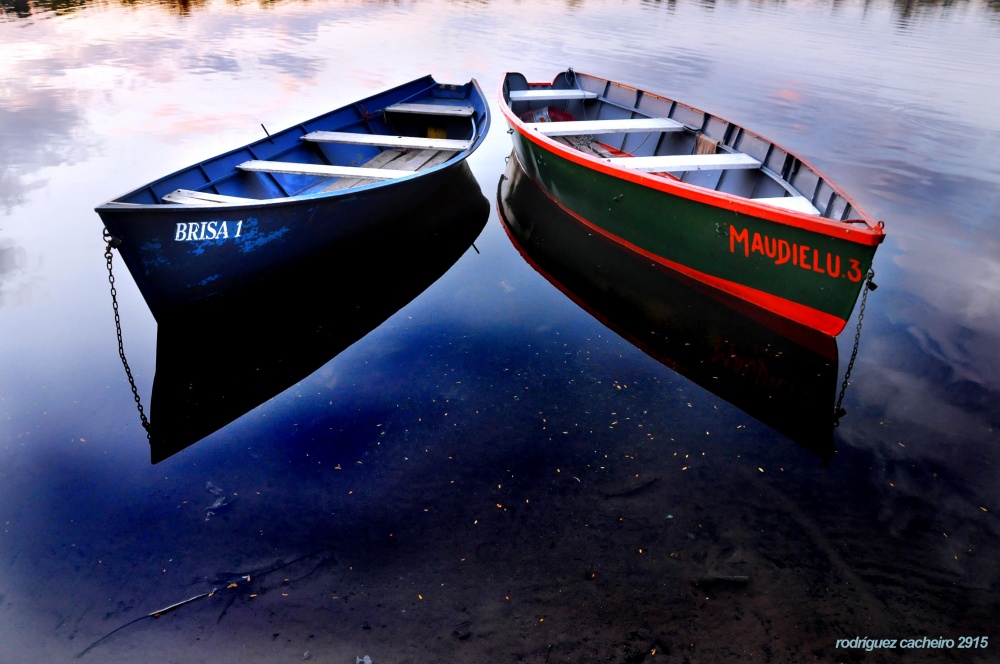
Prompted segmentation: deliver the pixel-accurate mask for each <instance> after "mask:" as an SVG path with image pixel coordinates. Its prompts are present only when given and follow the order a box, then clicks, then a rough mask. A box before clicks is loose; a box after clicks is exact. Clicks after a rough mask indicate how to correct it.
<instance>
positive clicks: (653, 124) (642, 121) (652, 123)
mask: <svg viewBox="0 0 1000 664" xmlns="http://www.w3.org/2000/svg"><path fill="white" fill-rule="evenodd" d="M525 127H527V128H528V129H531V130H534V131H537V132H538V133H539V134H545V135H546V136H579V135H582V134H598V135H600V134H628V133H633V132H652V131H681V130H682V129H684V125H683V124H681V123H680V122H678V121H677V120H671V119H670V118H622V119H619V120H572V121H569V122H531V123H528V124H526V125H525Z"/></svg>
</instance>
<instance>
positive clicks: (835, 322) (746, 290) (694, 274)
mask: <svg viewBox="0 0 1000 664" xmlns="http://www.w3.org/2000/svg"><path fill="white" fill-rule="evenodd" d="M514 158H515V159H516V158H517V154H516V153H515V154H514ZM520 168H521V169H522V170H524V171H525V173H527V170H526V169H524V166H520ZM539 188H540V189H541V190H542V192H543V193H544V194H545V196H546V197H547V198H548V199H549V200H550V201H552V202H553V203H554V204H555V205H557V206H558V207H559V209H560V210H562V211H563V212H565V213H566V214H567V215H569V216H570V217H572V218H573V219H575V220H576V221H577V223H580V224H582V225H584V226H586V227H587V228H589V229H590V230H592V231H594V232H595V233H599V234H600V235H602V236H603V237H606V238H608V239H609V240H611V241H613V242H616V243H618V244H620V245H622V246H623V247H626V248H627V249H629V250H631V251H634V252H635V253H637V254H639V255H640V256H643V257H644V258H648V259H649V260H651V261H654V262H656V263H658V264H660V265H663V266H664V267H667V268H669V269H671V270H673V271H674V272H677V273H679V274H682V275H684V276H685V277H688V278H689V279H694V280H695V281H700V282H701V283H703V284H707V285H708V286H711V287H713V288H716V289H718V290H720V291H722V292H724V293H728V294H729V295H732V296H734V297H736V298H739V299H741V300H744V301H746V302H750V303H751V304H754V305H756V306H758V307H761V308H762V309H765V310H767V311H770V312H772V313H775V314H777V315H779V316H783V317H784V318H787V319H789V320H792V321H794V322H796V323H800V324H802V325H805V326H807V327H810V328H813V329H815V330H818V331H819V332H821V333H823V334H826V335H828V336H831V337H835V336H837V335H838V334H840V333H841V332H842V331H843V330H844V327H845V326H846V325H847V320H846V319H844V318H840V317H838V316H834V315H833V314H828V313H826V312H824V311H820V310H819V309H814V308H813V307H809V306H806V305H804V304H799V303H797V302H792V301H791V300H788V299H785V298H783V297H778V296H777V295H771V294H770V293H766V292H764V291H762V290H758V289H756V288H751V287H749V286H744V285H743V284H738V283H736V282H733V281H729V280H728V279H720V278H719V277H713V276H712V275H710V274H705V273H704V272H700V271H699V270H694V269H691V268H689V267H687V266H686V265H683V264H681V263H676V262H674V261H671V260H668V259H666V258H663V257H662V256H659V255H657V254H654V253H652V252H649V251H646V250H645V249H643V248H642V247H639V246H637V245H634V244H632V243H631V242H629V241H628V240H625V239H623V238H621V237H619V236H617V235H615V234H614V233H610V232H608V231H607V230H605V229H603V228H601V227H600V226H597V225H596V224H594V223H592V222H590V221H589V220H587V219H585V218H584V217H581V216H580V215H579V214H577V213H576V212H574V211H573V210H570V209H569V208H567V207H566V206H565V205H563V204H562V202H561V201H559V200H557V199H556V198H554V197H553V196H552V195H551V194H549V192H548V191H547V190H546V189H545V188H544V187H539Z"/></svg>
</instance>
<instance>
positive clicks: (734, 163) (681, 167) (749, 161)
mask: <svg viewBox="0 0 1000 664" xmlns="http://www.w3.org/2000/svg"><path fill="white" fill-rule="evenodd" d="M605 161H607V162H608V163H609V164H615V165H616V166H625V167H628V168H634V169H636V170H640V171H655V172H664V173H676V172H682V171H712V170H720V169H725V168H760V162H759V161H757V160H756V159H754V158H753V157H751V156H750V155H745V154H742V153H739V152H737V153H721V154H681V155H663V156H659V157H613V158H611V159H606V160H605Z"/></svg>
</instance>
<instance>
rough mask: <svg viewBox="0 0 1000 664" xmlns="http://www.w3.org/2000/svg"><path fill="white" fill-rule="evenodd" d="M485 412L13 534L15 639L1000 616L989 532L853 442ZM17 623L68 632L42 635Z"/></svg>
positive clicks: (576, 643) (422, 651) (69, 644)
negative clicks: (457, 424)
mask: <svg viewBox="0 0 1000 664" xmlns="http://www.w3.org/2000/svg"><path fill="white" fill-rule="evenodd" d="M451 408H453V409H457V410H458V411H461V410H462V409H463V406H460V405H457V404H455V403H452V404H451ZM456 414H458V415H461V412H458V413H455V412H449V417H453V416H454V415H456ZM508 416H511V417H508ZM473 417H475V416H473ZM481 417H484V419H483V420H482V421H481V422H480V423H481V424H484V425H486V424H490V423H492V425H493V426H492V427H489V426H484V427H483V429H482V431H483V432H484V433H483V434H482V435H481V437H480V438H479V439H478V440H475V439H469V440H466V441H465V442H464V443H463V444H462V445H459V444H458V440H459V438H460V437H457V436H451V435H448V436H447V440H448V441H449V442H444V443H442V442H439V443H438V444H435V445H428V444H426V442H425V443H421V442H420V440H419V439H420V438H422V436H418V435H416V433H417V432H415V431H413V432H410V434H411V435H408V436H404V437H401V438H398V439H396V440H395V442H386V443H384V444H382V443H380V444H378V445H376V446H374V447H373V448H371V449H369V451H368V453H367V454H366V455H365V456H364V458H363V461H362V463H357V461H354V462H353V463H350V464H349V463H347V462H346V457H345V458H344V460H343V461H338V460H337V458H336V457H337V454H338V453H337V452H335V451H329V452H328V453H326V454H323V453H322V452H318V451H317V449H316V448H310V450H311V451H310V452H309V453H308V454H309V457H308V459H306V457H305V456H301V458H300V459H299V461H297V462H293V461H291V460H289V459H285V463H284V464H283V467H282V466H281V465H276V464H275V463H274V461H275V460H276V459H277V457H278V456H279V454H278V453H277V452H276V451H271V452H268V451H266V450H265V451H263V452H261V453H260V454H258V453H251V454H248V455H247V458H248V459H253V461H254V463H253V464H246V465H243V466H242V467H240V468H239V469H235V468H231V469H230V471H231V472H232V473H233V475H232V476H231V477H229V478H220V477H218V476H216V477H211V478H209V479H206V480H205V483H206V484H207V483H208V482H211V483H212V485H211V486H210V487H209V488H213V487H219V489H220V490H222V491H224V492H225V493H224V496H225V498H226V502H227V505H225V506H223V507H222V508H221V509H217V510H215V513H214V514H208V513H207V511H206V510H208V508H210V507H211V505H212V504H214V503H216V502H217V501H218V498H219V492H218V491H217V490H213V491H209V490H206V489H205V486H204V485H203V484H202V482H201V479H200V478H199V479H198V480H194V479H191V478H185V479H183V480H182V481H181V482H179V485H181V486H175V487H174V488H173V489H171V490H168V491H166V492H165V493H164V494H162V495H160V494H156V495H152V496H150V498H149V501H148V502H149V503H151V504H153V505H154V507H151V508H143V507H141V506H136V505H133V506H132V508H131V509H129V506H128V505H123V506H122V508H121V509H120V510H119V511H118V515H119V516H120V519H119V521H118V523H117V524H115V523H114V519H112V522H111V523H110V524H108V525H107V526H105V527H107V528H109V531H108V541H107V542H105V543H103V544H101V543H99V541H98V540H97V539H94V540H90V541H87V540H81V544H80V546H79V547H76V546H70V545H71V544H72V543H67V545H66V546H68V547H69V550H73V549H82V551H80V553H78V554H77V555H75V556H73V555H62V551H61V550H55V549H54V550H53V551H52V556H51V558H43V559H40V560H36V561H30V563H29V561H25V560H23V559H22V558H19V557H18V556H15V557H14V559H13V560H10V559H8V560H7V561H5V564H6V565H7V566H8V569H10V570H15V569H16V570H17V571H19V572H21V573H22V575H23V571H24V570H25V569H26V567H27V566H28V565H29V564H30V565H32V566H34V568H35V569H36V570H37V571H38V578H37V579H36V584H35V585H34V587H32V588H25V587H19V588H17V589H15V590H14V592H10V591H8V592H7V593H6V594H7V597H6V598H4V600H3V603H0V625H3V626H2V627H0V634H2V642H3V643H5V644H6V645H4V646H3V647H2V648H0V653H2V656H0V661H2V662H5V663H6V662H31V661H49V662H53V661H69V660H71V659H73V658H76V657H79V656H80V655H81V654H82V655H83V656H82V657H80V659H79V661H83V662H86V661H91V662H106V663H117V662H136V661H156V662H185V663H189V662H212V663H213V664H219V663H226V662H291V661H302V660H308V661H317V662H339V663H355V662H356V661H357V660H356V658H359V657H360V658H362V659H363V658H364V657H365V656H366V655H367V656H368V657H370V659H371V662H372V663H373V664H383V663H389V662H391V663H394V664H404V663H414V664H415V663H418V662H538V663H542V662H560V661H561V662H585V661H587V662H591V661H592V662H620V663H626V662H628V663H635V662H643V661H646V662H655V661H677V662H681V661H684V662H718V661H774V662H799V661H803V662H804V661H890V660H893V658H895V657H898V656H899V653H898V652H895V653H884V652H882V653H879V652H872V653H866V652H864V651H863V650H857V649H855V650H837V649H836V648H835V643H836V641H837V640H838V639H844V638H853V637H855V636H868V637H872V638H883V637H885V638H904V637H920V636H925V635H927V636H937V635H944V636H946V637H950V638H955V637H956V636H957V635H962V634H974V633H977V634H989V630H990V629H991V628H992V626H993V625H994V624H995V617H996V613H995V611H993V609H995V608H996V600H995V593H992V591H991V589H990V588H989V586H988V584H987V585H982V586H980V587H974V584H972V583H970V582H969V579H972V578H983V579H988V578H990V569H992V566H993V563H991V562H989V561H988V560H986V559H987V558H989V557H990V556H989V555H988V553H990V552H992V553H995V548H996V544H995V542H993V541H985V540H984V541H971V539H966V540H965V541H964V542H963V547H968V548H969V549H970V550H974V551H975V555H972V554H969V553H966V554H965V555H963V556H961V557H960V558H957V559H956V557H954V556H952V555H950V554H949V553H948V552H947V551H945V550H943V549H942V550H941V551H940V552H938V553H937V554H932V555H929V554H928V551H927V548H928V546H929V543H931V542H937V541H938V538H937V537H935V536H936V535H938V534H937V533H935V532H934V530H935V528H936V525H935V524H933V523H932V521H933V515H917V514H913V513H912V512H908V511H907V510H906V507H905V506H898V509H897V511H896V512H894V513H893V514H891V515H887V514H885V513H882V514H879V513H878V512H879V510H883V511H884V509H885V504H884V503H883V505H882V507H881V508H878V507H875V506H874V505H875V504H876V502H875V501H874V500H873V496H872V495H870V491H871V489H865V488H862V487H859V488H857V489H852V487H851V485H850V483H846V484H845V483H844V482H843V479H844V477H845V476H849V475H850V474H851V473H852V472H853V471H854V470H856V469H860V468H863V467H865V466H866V465H867V460H866V459H865V458H864V455H862V454H860V453H857V452H850V451H847V452H842V453H841V454H839V455H838V456H837V457H835V459H834V461H833V464H832V465H831V467H830V468H828V469H823V468H822V464H821V462H820V461H819V460H818V459H816V458H815V457H813V456H812V455H810V454H809V453H808V452H805V451H803V450H799V449H798V448H795V447H794V446H792V445H791V444H790V443H788V442H787V441H784V440H783V439H781V438H779V437H777V436H775V435H773V434H770V433H769V432H768V431H767V430H766V429H763V428H762V427H760V426H751V427H748V428H747V429H746V433H745V434H743V435H744V438H743V441H744V443H745V447H742V448H739V447H734V448H731V449H729V450H724V449H720V448H715V449H714V450H712V451H710V452H708V453H706V455H705V456H704V457H701V458H698V457H699V456H700V455H697V454H691V453H690V451H688V450H685V449H683V448H682V446H680V445H678V444H677V443H676V442H670V441H659V440H655V437H653V439H652V440H651V437H650V435H649V431H648V430H646V431H643V430H642V429H641V428H638V427H633V430H632V431H631V432H628V433H626V432H622V431H617V432H613V433H610V434H604V433H601V432H598V433H594V432H593V430H590V431H587V430H584V429H580V430H577V431H570V430H566V433H564V432H563V429H562V428H560V427H555V429H556V430H555V431H553V432H552V433H553V435H551V436H543V437H545V438H549V439H551V441H550V442H548V443H547V445H543V446H540V447H535V448H533V449H529V450H526V449H523V448H520V447H519V446H518V444H517V442H516V441H514V440H513V439H512V438H511V437H509V436H505V430H507V427H508V426H510V425H513V424H520V425H526V424H527V423H526V422H520V423H518V422H515V421H514V419H516V417H513V412H508V413H504V412H494V413H492V414H490V415H488V416H481ZM623 419H624V418H623ZM549 424H550V422H549V421H545V422H543V421H542V419H540V418H539V419H536V420H535V426H536V428H538V429H539V431H542V427H546V426H548V425H549ZM632 424H635V422H633V423H632ZM617 426H618V425H616V427H617ZM609 430H611V428H610V427H609ZM442 431H444V429H442ZM425 433H429V432H425ZM757 437H762V438H757ZM429 438H430V436H423V439H424V441H426V440H428V439H429ZM763 443H767V444H768V445H769V446H770V448H769V449H763V450H762V449H760V447H758V445H761V444H763ZM708 449H710V450H711V449H712V448H708ZM754 449H756V450H757V451H756V452H753V450H754ZM747 452H752V454H750V455H747V454H746V453H747ZM269 455H270V456H272V457H273V458H271V459H269V458H268V456H269ZM685 455H687V456H685ZM745 456H750V457H752V460H751V459H747V458H744V457H745ZM254 457H257V458H255V459H254ZM706 460H711V463H709V462H708V461H706ZM769 461H770V462H772V463H768V462H769ZM789 462H790V463H789ZM786 464H787V465H786ZM337 465H339V466H340V468H339V469H338V468H336V466H337ZM765 466H766V471H767V472H761V468H762V467H765ZM216 470H218V469H216ZM195 475H197V473H193V474H192V477H193V476H195ZM838 482H839V483H838ZM116 499H117V498H116V497H114V496H112V497H111V501H110V502H111V503H114V502H115V500H116ZM155 505H159V507H155ZM112 511H114V510H112ZM130 512H131V513H134V514H137V516H136V517H135V519H136V520H135V521H134V522H129V521H128V520H129V518H131V517H129V516H126V515H127V514H129V513H130ZM182 524H183V525H184V527H185V528H187V529H188V530H187V531H186V532H182V531H181V530H180V528H181V525H182ZM94 527H97V526H94ZM116 527H117V529H116ZM143 528H145V529H146V530H143ZM152 532H156V533H158V535H157V536H156V537H150V536H149V535H150V533H152ZM973 537H975V536H974V535H969V538H973ZM102 549H103V553H101V552H100V551H101V550H102ZM991 550H992V551H991ZM95 556H101V559H100V560H98V561H95V560H94V557H95ZM928 559H936V560H937V561H938V563H937V566H936V567H934V568H929V567H928V566H927V564H926V561H927V560H928ZM993 559H994V560H995V557H994V558H993ZM889 560H893V561H895V564H893V565H889V564H886V563H884V562H881V563H879V562H871V561H889ZM213 589H215V590H214V594H212V595H210V596H205V597H202V598H200V599H197V600H195V601H192V602H190V603H188V604H186V605H183V606H181V607H178V608H177V609H175V610H173V611H170V612H168V613H165V614H163V615H161V616H160V617H151V618H145V619H142V616H144V615H146V614H148V613H150V612H153V611H156V610H158V609H163V608H166V607H168V606H170V605H173V604H175V603H177V602H180V601H182V600H185V599H188V598H190V597H195V596H197V595H200V594H202V593H206V592H210V591H212V590H213ZM991 593H992V594H991ZM969 606H971V607H977V608H974V609H968V610H967V609H966V607H969ZM991 607H992V608H991ZM133 620H137V622H135V623H133V624H130V625H127V626H125V627H123V628H121V629H119V631H117V632H114V633H113V634H111V635H110V636H106V635H107V634H108V633H110V632H112V631H113V630H115V629H117V628H120V627H122V626H123V625H126V624H127V623H129V622H130V621H133ZM929 630H930V631H932V632H933V633H928V632H929ZM24 634H33V635H34V636H33V637H32V638H30V639H23V638H22V639H21V641H20V643H21V644H23V645H27V644H28V643H31V642H34V641H35V640H36V638H37V637H38V636H42V635H45V634H49V635H52V636H51V637H49V638H43V639H42V642H43V643H44V644H45V645H44V646H43V650H41V651H35V652H30V651H25V650H19V646H18V645H17V644H18V643H19V641H18V639H19V635H24ZM105 636H106V638H104V639H103V640H100V641H98V640H99V639H101V638H102V637H105ZM95 642H96V643H95ZM88 648H89V649H88ZM988 652H989V651H981V652H972V651H968V650H966V651H958V650H955V649H951V650H948V649H939V650H934V651H931V650H926V651H923V652H921V654H920V658H921V659H920V661H988V660H987V656H986V655H987V653H988ZM976 655H980V657H979V659H976ZM914 661H915V660H914Z"/></svg>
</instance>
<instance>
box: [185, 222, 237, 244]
mask: <svg viewBox="0 0 1000 664" xmlns="http://www.w3.org/2000/svg"><path fill="white" fill-rule="evenodd" d="M230 224H232V226H231V225H230ZM230 229H231V231H230ZM242 232H243V220H242V219H240V220H239V221H191V222H184V221H181V222H178V223H177V228H176V229H175V230H174V240H175V241H177V242H188V241H192V240H228V239H229V238H231V237H239V236H240V233H242Z"/></svg>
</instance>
